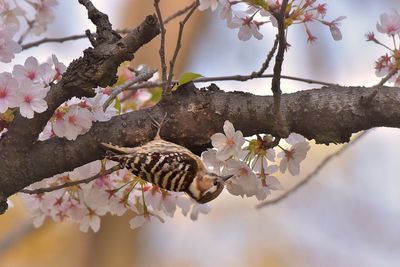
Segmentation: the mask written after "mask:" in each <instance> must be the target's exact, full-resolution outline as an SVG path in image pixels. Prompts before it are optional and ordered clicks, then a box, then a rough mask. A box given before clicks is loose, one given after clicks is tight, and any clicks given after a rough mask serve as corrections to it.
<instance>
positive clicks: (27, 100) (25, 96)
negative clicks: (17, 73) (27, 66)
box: [16, 79, 49, 119]
mask: <svg viewBox="0 0 400 267" xmlns="http://www.w3.org/2000/svg"><path fill="white" fill-rule="evenodd" d="M48 91H49V88H44V87H43V86H42V85H40V84H34V83H33V82H32V81H31V80H29V79H22V80H20V82H19V89H18V91H17V93H16V100H17V106H18V107H19V112H20V113H21V115H22V116H23V117H26V118H28V119H32V118H33V114H34V112H36V113H42V112H44V111H45V110H47V103H46V101H45V100H44V98H45V97H46V95H47V92H48Z"/></svg>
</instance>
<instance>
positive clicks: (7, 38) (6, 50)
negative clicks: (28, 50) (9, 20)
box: [0, 20, 22, 63]
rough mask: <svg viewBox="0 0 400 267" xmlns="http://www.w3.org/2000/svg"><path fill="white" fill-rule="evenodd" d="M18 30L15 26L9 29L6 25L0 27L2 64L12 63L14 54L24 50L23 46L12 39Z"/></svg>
mask: <svg viewBox="0 0 400 267" xmlns="http://www.w3.org/2000/svg"><path fill="white" fill-rule="evenodd" d="M0 22H1V20H0ZM17 29H18V28H17V26H16V25H14V24H11V25H7V27H5V25H3V26H0V61H2V62H5V63H9V62H11V60H12V59H13V58H14V54H16V53H19V52H21V50H22V48H21V46H20V45H19V44H18V43H17V42H15V41H14V40H13V39H12V38H13V37H14V35H15V33H16V31H17Z"/></svg>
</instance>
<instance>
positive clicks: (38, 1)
mask: <svg viewBox="0 0 400 267" xmlns="http://www.w3.org/2000/svg"><path fill="white" fill-rule="evenodd" d="M31 3H32V5H33V7H34V8H35V10H36V15H35V19H34V22H35V23H34V24H33V27H32V32H33V33H34V34H36V35H39V34H41V33H43V32H44V31H46V29H47V25H48V24H49V23H51V22H53V21H54V14H53V9H52V8H54V7H55V6H56V5H57V4H58V1H57V0H34V1H32V2H31Z"/></svg>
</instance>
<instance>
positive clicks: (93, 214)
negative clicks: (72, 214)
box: [79, 207, 107, 233]
mask: <svg viewBox="0 0 400 267" xmlns="http://www.w3.org/2000/svg"><path fill="white" fill-rule="evenodd" d="M106 213H107V209H106V208H104V207H100V208H95V209H92V208H89V207H87V209H86V214H85V215H84V216H83V218H82V220H81V221H80V223H79V230H81V231H82V232H84V233H87V232H88V230H89V228H91V229H92V230H93V232H95V233H96V232H98V231H99V229H100V216H103V215H105V214H106Z"/></svg>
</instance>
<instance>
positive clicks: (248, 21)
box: [229, 12, 263, 41]
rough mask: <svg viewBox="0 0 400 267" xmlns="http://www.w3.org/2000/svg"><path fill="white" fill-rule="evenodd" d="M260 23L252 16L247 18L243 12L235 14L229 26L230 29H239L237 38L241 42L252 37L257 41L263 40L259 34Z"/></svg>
mask: <svg viewBox="0 0 400 267" xmlns="http://www.w3.org/2000/svg"><path fill="white" fill-rule="evenodd" d="M260 25H261V24H260V23H259V22H258V21H256V20H254V18H253V17H252V16H248V15H247V14H246V13H244V12H237V13H235V16H234V18H233V19H232V22H231V23H230V24H229V26H230V27H231V28H239V32H238V37H239V40H241V41H247V40H249V39H250V38H251V37H252V36H253V37H254V38H256V39H258V40H261V39H262V38H263V35H262V34H261V33H260V31H259V30H260Z"/></svg>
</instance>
